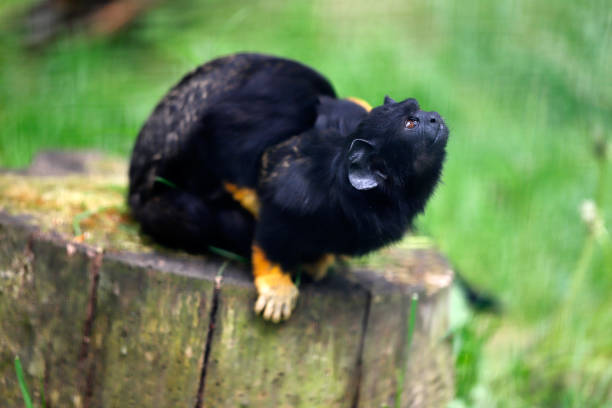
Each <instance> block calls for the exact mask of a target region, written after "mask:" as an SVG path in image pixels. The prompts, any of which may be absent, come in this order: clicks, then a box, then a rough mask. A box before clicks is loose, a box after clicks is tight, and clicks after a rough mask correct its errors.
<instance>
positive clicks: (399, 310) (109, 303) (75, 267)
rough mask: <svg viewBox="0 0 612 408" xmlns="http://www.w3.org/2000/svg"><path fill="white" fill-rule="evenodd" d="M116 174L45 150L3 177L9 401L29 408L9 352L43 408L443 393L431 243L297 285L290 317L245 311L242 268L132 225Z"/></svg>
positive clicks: (326, 400) (441, 398)
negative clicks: (166, 244) (274, 318)
mask: <svg viewBox="0 0 612 408" xmlns="http://www.w3.org/2000/svg"><path fill="white" fill-rule="evenodd" d="M37 169H43V170H42V173H44V174H45V175H44V176H43V175H41V174H40V171H39V170H37ZM50 174H54V175H50ZM125 174H126V172H125V164H124V163H123V162H121V161H118V160H114V159H109V158H108V157H105V156H101V155H96V154H91V153H88V154H76V153H70V154H68V153H65V154H62V153H52V154H43V155H41V156H39V157H38V158H37V159H36V160H35V162H34V164H33V166H32V167H31V168H30V170H28V171H25V172H12V173H9V172H3V173H0V401H3V406H4V405H6V406H20V405H22V399H21V395H20V390H19V385H18V383H17V379H16V376H15V371H14V366H13V361H14V358H15V356H16V355H18V356H19V357H20V359H21V361H22V363H23V365H24V368H25V370H26V381H27V383H28V385H29V387H30V390H31V391H32V394H33V396H34V398H35V399H37V398H38V397H39V396H40V393H41V392H42V391H43V390H44V395H45V398H46V400H47V403H48V405H49V406H61V407H71V406H72V407H143V406H146V407H148V406H155V407H326V408H327V407H350V408H353V407H366V408H369V407H385V406H388V407H394V406H402V407H443V406H445V405H446V403H447V402H448V401H450V399H452V396H453V365H452V356H451V353H450V345H449V343H448V340H447V338H446V335H447V330H448V308H449V290H450V285H451V283H452V277H453V273H452V270H451V268H450V267H449V264H448V263H447V262H446V261H445V259H444V258H443V257H442V256H441V255H439V254H438V253H437V252H436V251H435V250H434V249H433V248H431V246H430V245H428V244H427V243H426V242H425V241H423V240H422V239H420V240H419V239H414V238H413V239H410V238H409V239H407V240H406V241H404V242H402V243H401V244H399V245H398V246H395V247H392V248H389V249H386V250H383V251H380V252H379V253H377V254H375V255H372V256H370V257H368V258H366V259H361V260H358V261H357V262H356V263H353V264H351V265H349V266H347V265H344V266H339V267H337V268H336V270H335V271H334V273H332V274H331V275H330V276H329V277H327V278H325V279H324V280H322V281H321V282H317V283H310V282H302V284H301V285H300V298H299V301H298V305H297V308H296V310H295V312H294V314H293V316H292V317H291V318H290V319H289V320H288V321H287V322H284V323H281V324H273V323H269V322H265V321H263V320H262V319H261V318H260V317H259V316H256V315H255V314H254V312H253V303H254V300H255V297H256V292H255V288H254V286H253V284H252V278H251V276H250V271H249V268H248V265H245V264H241V263H240V262H237V261H233V260H228V259H224V258H221V257H216V256H213V255H210V256H198V257H196V256H190V255H187V254H184V253H180V252H172V251H168V250H164V249H163V248H160V247H157V246H155V245H154V244H152V243H150V242H148V241H147V239H146V237H142V236H141V235H140V234H139V233H138V228H137V226H136V225H135V224H134V223H133V222H132V221H131V220H130V219H129V215H128V212H127V209H126V207H125V204H124V196H125V188H126V187H125V186H126V180H125ZM415 297H418V302H415V301H414V300H413V299H415ZM411 307H416V310H415V312H416V314H415V316H416V320H413V321H412V322H415V324H414V328H413V329H412V331H410V326H411V317H410V316H411V310H410V309H411ZM397 398H400V401H401V402H400V404H399V405H395V404H396V403H395V400H396V399H397Z"/></svg>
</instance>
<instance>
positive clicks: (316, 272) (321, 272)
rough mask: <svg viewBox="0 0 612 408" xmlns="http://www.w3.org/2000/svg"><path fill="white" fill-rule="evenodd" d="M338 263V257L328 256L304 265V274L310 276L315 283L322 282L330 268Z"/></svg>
mask: <svg viewBox="0 0 612 408" xmlns="http://www.w3.org/2000/svg"><path fill="white" fill-rule="evenodd" d="M334 262H336V256H335V255H332V254H326V255H323V256H322V257H321V259H319V260H318V261H316V262H313V263H310V264H306V265H303V266H302V268H303V269H304V272H306V273H307V274H308V276H310V277H311V278H312V280H314V281H318V280H321V279H323V278H324V277H325V275H327V271H328V270H329V267H330V266H331V265H332V264H333V263H334Z"/></svg>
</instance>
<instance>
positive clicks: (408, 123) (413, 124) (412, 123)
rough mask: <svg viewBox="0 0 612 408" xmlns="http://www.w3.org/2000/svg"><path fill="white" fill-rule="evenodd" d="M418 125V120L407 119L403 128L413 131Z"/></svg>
mask: <svg viewBox="0 0 612 408" xmlns="http://www.w3.org/2000/svg"><path fill="white" fill-rule="evenodd" d="M418 125H419V120H418V119H408V120H407V121H406V124H405V125H404V126H405V127H406V129H414V128H415V127H417V126H418Z"/></svg>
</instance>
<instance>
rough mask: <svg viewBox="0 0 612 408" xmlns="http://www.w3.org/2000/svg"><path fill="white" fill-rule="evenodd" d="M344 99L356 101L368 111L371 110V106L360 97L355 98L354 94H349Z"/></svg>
mask: <svg viewBox="0 0 612 408" xmlns="http://www.w3.org/2000/svg"><path fill="white" fill-rule="evenodd" d="M346 100H348V101H351V102H353V103H356V104H357V105H359V106H361V107H362V108H363V109H365V110H367V111H368V112H369V111H371V110H372V106H371V105H370V104H369V103H367V102H366V101H364V100H363V99H361V98H355V97H354V96H350V97H348V98H346Z"/></svg>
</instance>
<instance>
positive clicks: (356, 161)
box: [347, 96, 448, 199]
mask: <svg viewBox="0 0 612 408" xmlns="http://www.w3.org/2000/svg"><path fill="white" fill-rule="evenodd" d="M447 140H448V127H447V126H446V124H445V123H444V120H443V119H442V117H441V116H440V115H439V114H438V113H437V112H426V111H423V110H421V109H420V107H419V104H418V102H417V101H416V100H415V99H406V100H404V101H402V102H396V101H394V100H393V99H391V98H389V97H388V96H386V97H385V100H384V104H383V105H381V106H378V107H376V108H374V109H372V111H371V112H370V113H368V114H367V116H365V117H364V118H363V119H362V121H361V122H360V124H359V125H358V126H357V128H356V129H355V131H354V132H352V134H351V137H350V140H349V146H348V150H347V166H348V179H349V182H350V184H351V185H352V187H353V188H355V189H357V190H381V191H388V192H390V191H393V192H394V194H397V193H398V192H401V191H406V190H407V192H408V193H411V194H413V193H417V194H418V193H422V194H423V195H425V197H424V198H425V199H426V198H427V196H429V194H430V193H431V191H432V190H433V188H434V187H435V184H436V183H437V181H438V179H439V177H440V173H441V170H442V164H443V162H444V157H445V154H446V150H445V147H446V142H447Z"/></svg>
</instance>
